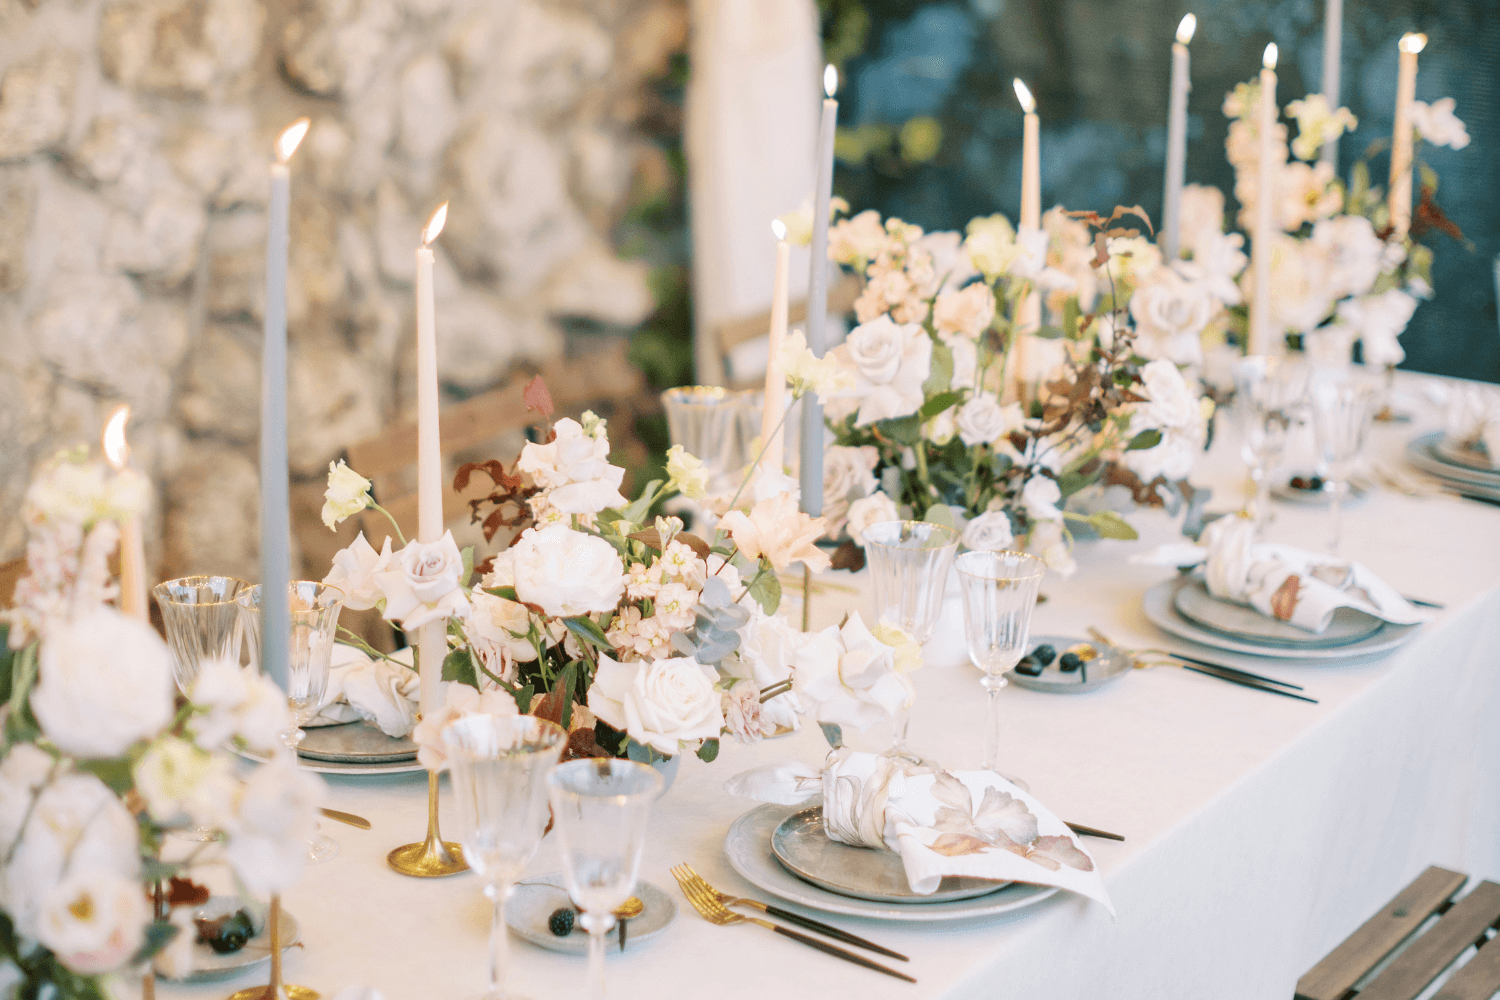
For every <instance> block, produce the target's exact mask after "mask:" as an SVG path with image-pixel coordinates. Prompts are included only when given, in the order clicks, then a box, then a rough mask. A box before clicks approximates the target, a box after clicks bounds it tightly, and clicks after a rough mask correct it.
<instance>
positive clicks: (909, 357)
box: [829, 316, 932, 427]
mask: <svg viewBox="0 0 1500 1000" xmlns="http://www.w3.org/2000/svg"><path fill="white" fill-rule="evenodd" d="M829 353H830V354H832V355H833V356H834V357H835V358H837V359H838V363H839V368H840V370H842V371H844V372H846V373H847V374H849V375H851V376H853V379H854V387H853V388H852V389H850V390H849V394H850V395H851V396H852V397H854V398H856V399H858V400H859V413H858V416H857V418H856V420H855V424H856V426H859V427H865V426H867V425H869V424H872V423H874V422H876V421H877V420H888V419H891V418H894V417H905V416H909V415H911V414H913V413H916V412H917V410H918V409H920V408H921V406H922V401H923V394H922V383H923V382H926V381H927V377H928V376H929V375H931V374H932V338H931V337H929V336H927V333H926V332H925V331H924V330H923V329H922V327H921V325H920V324H917V323H906V324H897V323H895V322H893V321H892V320H891V318H890V317H889V316H881V317H880V318H879V319H875V320H872V321H871V322H869V323H864V324H861V325H860V326H857V327H855V328H854V331H853V332H852V333H850V334H849V339H848V340H847V341H845V342H844V343H842V344H840V345H839V346H838V347H835V348H834V349H833V350H832V351H830V352H829Z"/></svg>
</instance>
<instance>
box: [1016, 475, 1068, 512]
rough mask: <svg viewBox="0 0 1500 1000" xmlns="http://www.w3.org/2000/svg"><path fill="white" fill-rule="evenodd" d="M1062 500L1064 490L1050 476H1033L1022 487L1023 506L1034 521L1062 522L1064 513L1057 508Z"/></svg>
mask: <svg viewBox="0 0 1500 1000" xmlns="http://www.w3.org/2000/svg"><path fill="white" fill-rule="evenodd" d="M1061 499H1062V488H1061V487H1059V486H1058V485H1057V480H1056V479H1052V478H1051V477H1049V476H1032V477H1031V478H1030V479H1028V480H1026V485H1025V486H1023V487H1021V506H1022V507H1024V508H1025V509H1026V514H1027V516H1028V517H1030V518H1031V519H1032V520H1033V521H1061V520H1062V511H1060V510H1058V508H1057V503H1058V501H1059V500H1061Z"/></svg>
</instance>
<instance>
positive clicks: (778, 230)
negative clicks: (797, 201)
mask: <svg viewBox="0 0 1500 1000" xmlns="http://www.w3.org/2000/svg"><path fill="white" fill-rule="evenodd" d="M771 235H772V236H774V237H776V239H777V240H778V241H779V240H785V239H786V223H785V222H782V221H781V220H780V219H772V220H771Z"/></svg>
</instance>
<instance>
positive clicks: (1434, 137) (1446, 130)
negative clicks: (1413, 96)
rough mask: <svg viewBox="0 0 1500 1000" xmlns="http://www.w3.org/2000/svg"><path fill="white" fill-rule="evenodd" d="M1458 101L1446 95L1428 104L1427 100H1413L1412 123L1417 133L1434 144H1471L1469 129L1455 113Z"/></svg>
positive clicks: (1456, 145) (1462, 145)
mask: <svg viewBox="0 0 1500 1000" xmlns="http://www.w3.org/2000/svg"><path fill="white" fill-rule="evenodd" d="M1456 107H1458V102H1457V101H1456V100H1454V99H1453V98H1451V97H1444V98H1441V99H1439V100H1436V101H1433V102H1432V103H1431V104H1428V103H1427V102H1425V101H1412V102H1411V124H1412V127H1413V128H1415V129H1416V130H1417V134H1418V135H1420V136H1421V137H1422V138H1423V139H1425V140H1427V141H1428V142H1430V143H1432V144H1433V145H1434V146H1451V147H1452V148H1454V149H1463V148H1464V147H1465V146H1467V145H1468V144H1469V130H1468V129H1467V128H1465V127H1464V123H1463V122H1462V121H1460V120H1459V117H1458V116H1457V115H1455V114H1454V113H1453V110H1454V108H1456Z"/></svg>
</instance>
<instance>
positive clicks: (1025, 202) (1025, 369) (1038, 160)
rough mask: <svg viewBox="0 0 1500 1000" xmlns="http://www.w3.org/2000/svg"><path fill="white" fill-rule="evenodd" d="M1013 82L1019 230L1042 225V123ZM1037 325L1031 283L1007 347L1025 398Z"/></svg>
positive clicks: (1036, 296) (1038, 308) (1037, 297)
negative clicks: (1018, 113) (1017, 112)
mask: <svg viewBox="0 0 1500 1000" xmlns="http://www.w3.org/2000/svg"><path fill="white" fill-rule="evenodd" d="M1013 84H1014V86H1015V90H1016V99H1017V100H1019V101H1020V102H1021V110H1022V112H1023V113H1024V117H1023V118H1022V127H1021V216H1020V225H1019V226H1018V227H1017V228H1018V230H1019V232H1020V233H1028V232H1035V231H1037V230H1038V229H1040V228H1042V151H1041V133H1042V126H1041V119H1040V118H1038V117H1037V113H1036V99H1035V98H1033V97H1032V96H1031V89H1030V88H1029V87H1027V86H1026V84H1024V83H1022V82H1021V80H1020V78H1019V77H1017V78H1016V79H1015V80H1014V81H1013ZM1041 325H1042V297H1041V293H1040V292H1038V291H1037V289H1036V288H1035V287H1033V288H1032V289H1031V290H1030V291H1029V292H1027V293H1026V296H1025V297H1024V298H1022V299H1021V301H1020V303H1019V304H1018V305H1017V307H1016V331H1015V335H1016V344H1015V347H1014V349H1013V350H1012V351H1011V364H1012V370H1013V371H1014V372H1015V382H1016V385H1017V387H1018V388H1017V393H1018V395H1020V396H1021V397H1023V398H1029V393H1028V392H1027V389H1026V387H1028V386H1030V384H1031V383H1032V382H1034V381H1035V380H1036V374H1037V373H1035V372H1033V371H1032V370H1031V340H1032V334H1033V333H1034V332H1035V331H1036V330H1037V329H1038V328H1040V327H1041Z"/></svg>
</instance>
